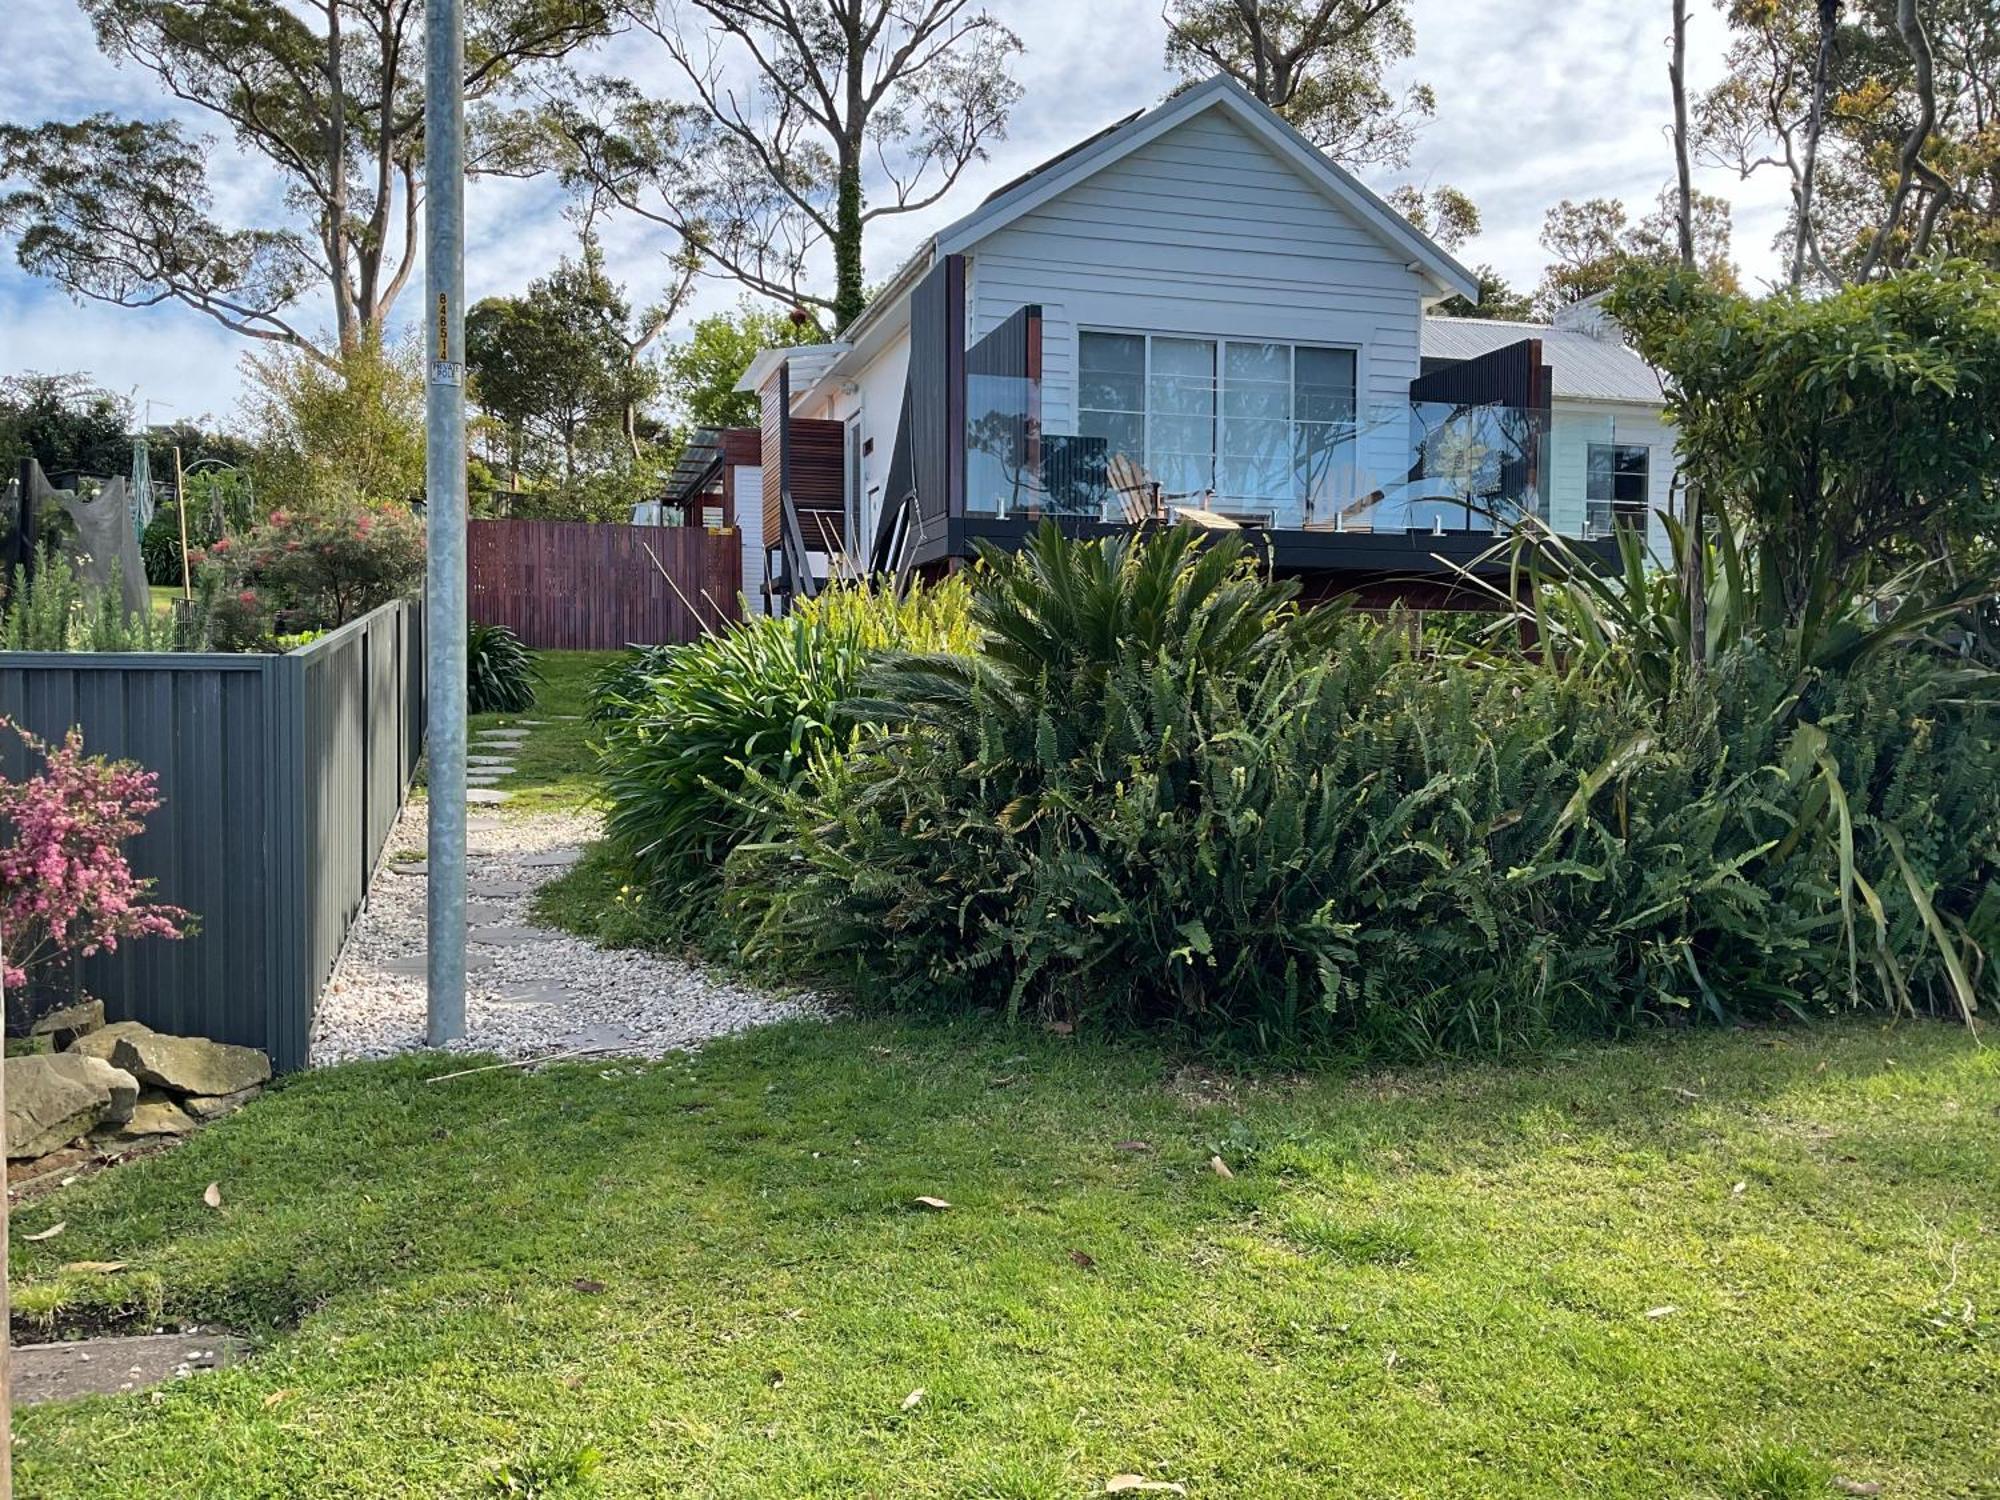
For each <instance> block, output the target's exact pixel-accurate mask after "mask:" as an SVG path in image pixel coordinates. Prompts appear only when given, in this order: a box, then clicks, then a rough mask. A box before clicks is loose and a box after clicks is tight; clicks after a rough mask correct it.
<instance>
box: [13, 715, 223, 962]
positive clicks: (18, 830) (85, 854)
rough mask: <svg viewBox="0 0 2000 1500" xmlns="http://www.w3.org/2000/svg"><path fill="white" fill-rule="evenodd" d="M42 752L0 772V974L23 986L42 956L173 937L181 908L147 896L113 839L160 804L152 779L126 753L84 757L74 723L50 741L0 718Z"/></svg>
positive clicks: (51, 958)
mask: <svg viewBox="0 0 2000 1500" xmlns="http://www.w3.org/2000/svg"><path fill="white" fill-rule="evenodd" d="M0 727H5V728H6V729H9V730H11V731H12V732H13V733H15V734H17V735H19V736H20V738H21V740H22V743H24V744H25V745H26V746H27V747H28V748H29V749H30V750H33V751H37V752H39V753H40V754H41V756H42V759H43V768H42V770H41V771H40V773H38V774H37V775H34V776H31V777H29V778H28V779H27V780H25V781H20V782H13V781H8V780H7V779H6V778H5V777H0V825H3V826H4V827H5V829H6V831H8V832H9V833H11V834H12V836H13V837H12V842H10V843H7V844H5V845H0V938H4V944H5V951H4V952H0V982H4V983H6V984H8V985H16V986H24V985H26V984H27V982H28V977H29V972H30V970H31V969H32V968H33V967H35V966H37V965H39V964H41V963H44V962H54V963H66V962H67V961H68V960H69V958H71V957H72V956H88V955H90V954H93V953H99V952H110V951H112V950H114V949H116V948H117V946H118V943H119V941H120V940H121V939H124V938H135V937H150V936H157V937H168V938H176V937H179V936H181V931H180V928H179V927H178V926H177V925H176V924H178V923H180V922H183V921H185V920H186V919H187V917H188V913H187V912H185V911H182V910H181V909H180V908H179V907H175V906H168V905H165V904H164V903H161V902H156V901H152V900H150V899H149V896H148V892H149V891H150V889H151V885H152V883H151V882H150V881H143V880H138V879H135V878H134V876H133V874H132V869H131V866H130V865H129V864H127V863H126V860H125V855H124V852H123V850H122V849H121V847H120V846H121V845H122V844H123V843H124V841H125V840H127V839H129V838H131V837H133V836H134V835H135V834H137V833H139V832H140V831H141V830H142V828H143V827H144V819H145V816H146V815H147V814H148V813H150V812H153V811H154V810H155V809H157V808H158V807H159V805H160V798H159V793H158V790H157V788H158V782H159V778H158V777H156V776H155V775H154V774H153V773H152V772H150V771H145V770H142V769H140V768H139V767H138V766H136V765H134V764H132V763H131V762H130V761H115V762H114V761H107V760H105V759H104V758H103V757H102V756H95V757H90V758H86V757H85V756H84V754H83V737H82V735H81V734H80V733H79V732H78V731H76V730H75V729H72V730H71V731H70V732H69V734H68V736H67V737H66V738H65V739H64V741H63V743H62V744H61V745H60V746H57V747H51V746H49V745H48V744H46V743H44V742H43V741H42V740H40V739H38V738H36V737H35V736H34V735H32V734H29V733H28V732H27V731H26V730H24V729H22V728H21V727H20V726H19V725H16V724H14V723H13V722H12V721H10V720H7V719H0Z"/></svg>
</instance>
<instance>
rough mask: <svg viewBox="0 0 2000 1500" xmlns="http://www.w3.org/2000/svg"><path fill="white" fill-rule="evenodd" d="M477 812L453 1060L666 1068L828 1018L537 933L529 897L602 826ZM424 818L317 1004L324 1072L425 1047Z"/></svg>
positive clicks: (393, 860)
mask: <svg viewBox="0 0 2000 1500" xmlns="http://www.w3.org/2000/svg"><path fill="white" fill-rule="evenodd" d="M468 813H469V817H468V819H467V829H468V832H467V840H466V841H467V846H468V869H467V886H468V898H467V912H466V916H467V921H468V926H469V932H468V935H467V944H466V968H467V975H466V1032H467V1036H466V1039H465V1041H463V1042H462V1043H456V1044H454V1045H453V1049H452V1050H454V1051H463V1052H492V1053H497V1054H498V1055H499V1056H501V1057H503V1058H510V1059H512V1058H524V1057H540V1056H545V1055H547V1054H549V1053H551V1052H560V1051H566V1050H570V1049H573V1048H582V1047H603V1048H606V1049H607V1050H608V1051H610V1052H613V1053H617V1054H623V1055H631V1056H645V1057H657V1056H660V1055H661V1054H663V1053H667V1052H671V1051H676V1050H680V1049H684V1048H687V1047H691V1046H695V1045H697V1044H699V1043H701V1042H703V1041H706V1040H707V1039H708V1038H710V1037H716V1036H724V1035H727V1034H728V1033H730V1032H736V1031H743V1030H747V1029H748V1028H749V1027H752V1026H759V1025H763V1024H765V1023H767V1022H771V1021H780V1020H787V1019H790V1018H792V1017H795V1016H806V1015H818V1014H822V1013H823V1011H822V1008H821V1006H820V1005H819V1004H818V1002H816V1001H814V1000H812V999H811V998H809V997H808V998H803V999H800V998H789V999H780V998H778V997H776V996H774V995H770V994H767V993H764V992H762V991H759V990H756V989H751V988H747V987H745V986H743V985H740V984H735V983H732V982H729V981H725V980H723V979H720V978H718V977H716V976H714V975H712V974H709V973H707V972H706V971H704V970H703V969H701V968H699V967H697V966H695V965H692V964H687V963H683V962H681V961H679V960H677V959H671V958H661V957H659V956H657V955H655V954H650V953H636V952H614V951H610V950H607V949H603V948H599V947H598V946H597V945H596V944H594V943H590V942H586V941H584V940H583V939H582V938H577V937H572V936H570V935H569V934H567V933H562V932H557V931H553V930H552V929H549V928H546V927H536V926H534V925H533V923H532V922H531V920H530V918H529V916H528V905H529V898H530V896H531V894H532V892H533V891H534V889H535V888H536V887H537V886H539V885H541V884H543V883H544V882H546V881H548V880H551V879H553V878H555V876H557V875H559V874H561V873H562V871H563V870H564V869H566V868H567V867H568V866H569V865H570V864H571V863H573V862H574V861H575V859H576V858H577V856H578V854H579V853H580V851H581V850H582V848H583V846H584V845H585V844H587V843H588V842H589V841H590V840H591V839H593V838H595V837H596V836H597V820H596V818H595V817H593V816H590V815H586V814H579V813H567V812H564V813H534V814H529V813H512V814H510V813H500V812H487V811H484V810H483V809H481V808H478V807H474V808H470V809H468ZM425 817H426V805H425V803H424V802H422V801H421V800H416V799H413V800H412V801H411V802H410V804H409V805H408V806H407V807H405V808H404V810H403V816H402V819H401V820H400V821H399V822H398V823H397V825H396V829H395V831H394V832H393V833H392V834H391V835H390V838H389V850H390V857H389V858H388V859H385V860H384V861H383V863H382V868H381V870H380V871H379V872H378V873H377V874H376V876H375V882H374V884H373V886H372V887H370V889H369V894H368V904H367V906H366V908H364V910H363V911H362V913H361V915H360V917H358V918H357V919H356V921H355V923H354V927H353V929H352V930H351V931H350V932H349V934H348V938H347V946H346V948H345V949H344V950H343V951H342V953H341V955H340V962H339V963H338V964H337V965H336V966H335V968H334V971H333V979H332V981H331V983H330V984H329V985H328V987H327V992H326V994H325V995H324V996H323V997H322V999H321V1001H320V1009H319V1016H318V1019H317V1020H316V1021H315V1023H314V1028H313V1045H312V1061H313V1064H314V1065H315V1066H321V1065H325V1064H328V1063H338V1062H348V1061H351V1060H353V1059H355V1058H363V1057H388V1056H392V1055H394V1054H396V1053H399V1052H410V1051H414V1050H416V1049H418V1048H421V1047H422V1046H423V1045H424V928H425V914H424V890H425V884H426V878H425V875H424V873H423V865H422V863H421V856H422V851H423V846H424V837H425ZM399 854H400V855H401V856H403V857H402V858H398V857H397V856H398V855H399Z"/></svg>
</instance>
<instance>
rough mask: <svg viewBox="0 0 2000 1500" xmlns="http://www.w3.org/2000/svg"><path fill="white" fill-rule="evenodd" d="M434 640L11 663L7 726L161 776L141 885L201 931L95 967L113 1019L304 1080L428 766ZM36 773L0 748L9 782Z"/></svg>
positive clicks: (360, 624)
mask: <svg viewBox="0 0 2000 1500" xmlns="http://www.w3.org/2000/svg"><path fill="white" fill-rule="evenodd" d="M422 636H423V630H422V609H421V606H420V605H419V604H417V603H416V602H414V601H411V602H405V603H401V604H392V605H387V606H385V607H384V608H383V609H381V610H377V611H376V612H375V613H373V614H371V615H369V616H368V617H367V618H366V619H365V620H361V621H356V622H355V623H353V624H351V625H349V626H346V627H344V628H343V629H342V630H340V631H337V632H334V633H333V634H331V635H328V636H326V637H323V638H322V639H321V640H319V641H316V642H314V643H313V644H312V645H310V646H308V647H306V648H304V649H303V650H301V651H297V652H293V653H291V654H289V655H286V656H221V655H191V654H190V655H172V654H166V653H159V654H151V653H148V654H135V655H113V654H95V653H92V654H85V653H75V654H51V653H41V652H0V715H4V716H6V717H8V718H11V719H13V720H14V721H15V722H16V723H19V724H21V725H22V726H23V727H24V728H26V729H28V730H30V731H31V732H33V733H34V734H36V735H39V736H40V737H42V738H43V739H46V740H51V741H55V740H60V739H61V738H62V736H63V735H64V734H65V733H67V732H68V730H69V728H70V726H72V725H75V726H77V727H79V728H81V730H82V731H83V743H84V748H85V750H86V751H87V752H89V753H90V754H93V755H104V756H108V757H110V758H112V759H117V760H134V761H137V762H138V763H139V764H140V765H142V766H144V767H146V768H147V769H148V770H151V771H154V772H156V773H158V776H159V790H160V794H161V797H162V799H163V801H162V805H161V807H160V808H159V810H158V811H156V812H154V813H153V814H152V815H151V817H149V818H148V819H147V822H146V829H145V831H144V832H143V833H142V834H140V835H139V837H138V838H136V839H134V840H133V841H132V844H131V846H130V850H129V852H130V856H131V860H132V867H133V869H134V871H135V872H136V873H137V874H138V875H140V876H141V877H142V878H145V879H150V880H152V881H154V882H155V884H154V894H155V895H156V896H157V897H158V899H160V900H162V901H167V902H170V903H172V904H173V905H176V906H181V907H185V908H186V909H188V910H189V911H192V912H194V913H195V914H196V916H197V917H198V919H199V931H198V932H197V933H196V934H195V935H194V936H192V937H190V938H187V939H186V940H184V941H181V942H163V941H160V940H158V939H146V940H144V941H141V942H138V943H132V944H128V945H126V946H124V947H122V948H121V949H120V950H119V951H118V952H117V953H114V954H101V955H99V956H97V957H96V958H93V959H91V960H89V961H87V962H86V963H85V965H84V968H83V982H84V985H85V987H86V988H87V989H89V990H90V991H91V993H93V994H97V995H101V996H103V997H104V999H105V1001H106V1004H107V1008H108V1009H109V1010H110V1011H111V1012H112V1014H113V1015H114V1017H116V1018H117V1019H133V1020H141V1021H144V1022H146V1023H147V1024H148V1025H151V1026H155V1027H157V1028H159V1029H160V1030H163V1031H173V1032H181V1033H187V1034H193V1035H201V1036H210V1037H214V1038H216V1039H217V1040H220V1041H228V1042H240V1043H242V1044H244V1045H246V1046H253V1047H262V1048H264V1049H265V1050H266V1051H268V1052H269V1053H270V1054H271V1057H272V1061H273V1062H274V1063H275V1064H276V1065H277V1066H278V1067H280V1068H296V1067H300V1066H302V1065H303V1064H304V1062H305V1058H306V1046H307V1041H308V1038H309V1036H310V1032H311V1025H312V1015H313V1010H314V1007H315V1005H316V1004H317V1001H318V997H319V991H320V989H321V987H322V986H323V985H324V983H325V980H326V976H327V975H328V974H329V973H330V972H331V970H332V967H333V962H334V959H335V957H336V956H337V955H338V953H339V950H340V944H341V941H342V940H343V939H344V938H345V936H346V933H347V928H348V926H349V924H350V923H351V922H352V921H353V918H354V915H355V912H356V911H357V910H358V909H359V907H360V904H361V899H362V896H363V895H364V894H365V886H366V880H367V876H368V873H369V872H370V871H371V870H372V869H373V867H374V864H375V862H376V860H377V859H378V858H379V857H380V854H381V850H382V846H383V843H384V841H385V840H386V838H387V836H388V831H389V828H390V826H391V825H392V824H393V822H394V819H395V814H396V810H397V808H398V807H399V806H400V803H401V800H402V796H403V793H404V791H405V790H406V789H407V787H408V785H409V779H410V773H411V772H413V771H414V769H415V766H416V758H417V754H418V751H419V748H420V744H421V739H420V736H421V733H422V728H421V726H422V705H423V683H422V679H423V652H422ZM371 663H372V671H373V672H374V674H375V676H374V679H373V680H372V681H371V679H370V672H371ZM412 679H414V680H412ZM369 744H373V745H375V746H376V747H377V748H376V750H375V751H374V752H373V754H372V757H371V753H370V752H369V751H367V750H366V749H365V748H364V747H365V746H366V745H369ZM34 762H35V758H34V757H32V756H30V755H29V754H28V753H27V752H26V751H25V749H24V748H23V747H22V745H21V744H20V742H19V741H18V740H17V739H15V738H14V737H13V736H11V735H9V736H4V737H0V770H4V771H5V772H6V773H7V774H8V775H9V776H15V777H18V776H20V775H23V774H25V773H28V772H30V771H32V770H33V769H34Z"/></svg>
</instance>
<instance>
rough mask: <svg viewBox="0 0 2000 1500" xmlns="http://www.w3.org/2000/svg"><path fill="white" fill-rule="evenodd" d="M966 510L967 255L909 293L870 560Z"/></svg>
mask: <svg viewBox="0 0 2000 1500" xmlns="http://www.w3.org/2000/svg"><path fill="white" fill-rule="evenodd" d="M964 513H965V257H964V256H962V255H947V256H946V257H945V258H944V259H943V260H941V261H939V262H938V263H937V264H936V265H935V266H932V267H931V269H930V271H929V273H928V274H926V275H925V277H924V279H923V280H922V281H919V282H918V283H917V284H916V286H915V287H913V288H911V290H910V365H909V373H908V375H907V376H906V377H905V379H904V385H903V410H902V420H901V421H899V422H898V423H897V426H896V446H895V448H894V450H893V451H892V452H891V454H890V458H889V482H888V487H887V489H886V491H885V492H884V494H883V504H882V520H881V524H880V527H879V529H878V530H877V532H876V537H875V546H874V549H873V561H874V563H875V565H876V566H878V567H891V566H894V565H895V563H896V561H897V560H896V559H895V558H893V557H891V556H889V555H888V554H889V553H890V552H891V551H892V550H893V548H892V547H891V541H892V539H893V538H894V537H896V536H898V535H901V536H904V537H906V538H907V540H908V541H918V540H922V539H923V538H926V537H933V536H942V535H943V534H944V531H945V528H946V524H947V523H948V522H949V521H950V520H951V518H953V517H955V516H961V515H963V514H964Z"/></svg>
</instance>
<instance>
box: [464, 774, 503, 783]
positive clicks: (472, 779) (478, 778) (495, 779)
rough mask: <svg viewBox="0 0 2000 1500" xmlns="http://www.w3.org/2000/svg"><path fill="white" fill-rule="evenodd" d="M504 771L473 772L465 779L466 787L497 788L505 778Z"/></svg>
mask: <svg viewBox="0 0 2000 1500" xmlns="http://www.w3.org/2000/svg"><path fill="white" fill-rule="evenodd" d="M506 774H507V773H506V772H505V771H473V772H470V773H469V774H468V775H467V776H466V778H465V784H466V785H467V786H498V785H499V784H500V782H501V780H502V779H503V778H504V777H505V776H506Z"/></svg>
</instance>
